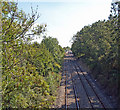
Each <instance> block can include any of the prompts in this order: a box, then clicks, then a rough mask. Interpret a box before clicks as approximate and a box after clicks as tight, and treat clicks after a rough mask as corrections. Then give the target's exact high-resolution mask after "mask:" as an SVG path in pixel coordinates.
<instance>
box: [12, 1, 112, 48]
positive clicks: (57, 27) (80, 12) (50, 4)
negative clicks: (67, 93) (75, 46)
mask: <svg viewBox="0 0 120 110" xmlns="http://www.w3.org/2000/svg"><path fill="white" fill-rule="evenodd" d="M14 1H15V0H14ZM111 2H112V0H36V1H35V0H18V8H19V9H22V10H23V11H25V12H26V13H31V6H32V7H33V9H36V7H37V5H38V13H39V14H40V18H39V19H38V20H37V21H36V22H35V24H47V31H46V34H47V36H51V37H54V38H57V39H58V41H59V44H60V45H61V46H62V47H66V46H71V39H72V37H73V35H75V34H76V33H77V32H78V31H80V30H81V29H82V28H83V27H84V26H87V25H91V24H92V23H94V22H96V21H98V20H104V19H106V20H107V19H108V16H109V14H110V9H111ZM37 41H38V42H40V41H41V38H40V39H37Z"/></svg>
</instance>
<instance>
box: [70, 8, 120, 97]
mask: <svg viewBox="0 0 120 110" xmlns="http://www.w3.org/2000/svg"><path fill="white" fill-rule="evenodd" d="M112 11H113V10H112ZM112 11H111V12H112ZM118 45H119V26H118V15H114V16H113V14H111V15H110V16H109V19H108V20H103V21H100V20H99V21H97V22H95V23H93V24H92V25H88V26H85V27H84V28H82V29H81V30H80V31H78V32H77V33H76V34H75V35H74V36H73V44H72V52H73V53H74V55H75V56H76V57H77V58H78V59H79V58H80V59H83V61H84V62H85V63H86V64H87V65H88V66H89V68H90V69H91V74H93V76H94V77H95V79H97V80H99V82H100V83H101V85H102V86H103V87H104V88H105V89H106V90H107V91H109V92H108V93H109V95H116V96H117V97H120V95H119V96H118V92H119V84H118V80H120V79H119V78H118V75H119V71H118V70H119V65H118V60H119V57H120V56H119V54H118Z"/></svg>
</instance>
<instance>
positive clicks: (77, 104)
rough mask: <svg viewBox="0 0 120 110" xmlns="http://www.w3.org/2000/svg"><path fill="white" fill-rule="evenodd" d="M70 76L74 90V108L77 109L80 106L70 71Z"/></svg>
mask: <svg viewBox="0 0 120 110" xmlns="http://www.w3.org/2000/svg"><path fill="white" fill-rule="evenodd" d="M70 77H71V79H72V85H73V90H74V95H75V102H76V108H77V110H79V109H80V107H79V102H78V100H77V93H76V87H75V81H74V79H73V75H72V73H71V74H70Z"/></svg>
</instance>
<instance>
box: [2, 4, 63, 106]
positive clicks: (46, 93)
mask: <svg viewBox="0 0 120 110" xmlns="http://www.w3.org/2000/svg"><path fill="white" fill-rule="evenodd" d="M31 12H32V13H31V14H29V15H26V14H25V13H24V12H23V11H22V10H19V9H18V7H17V4H16V3H14V2H2V46H3V47H2V67H3V68H2V108H49V107H50V105H51V104H52V103H53V102H54V100H55V93H56V89H57V87H58V86H59V80H60V78H61V76H60V74H59V72H60V70H61V61H62V58H63V57H64V50H63V48H62V47H61V46H60V45H58V41H57V39H55V38H52V37H49V38H46V37H45V38H44V39H43V41H42V43H37V42H34V43H31V41H32V39H33V38H34V36H42V35H43V34H44V32H45V30H46V25H37V26H36V27H34V28H32V26H33V24H34V23H35V21H36V20H37V19H38V18H39V15H38V13H37V10H36V11H35V10H33V9H32V11H31Z"/></svg>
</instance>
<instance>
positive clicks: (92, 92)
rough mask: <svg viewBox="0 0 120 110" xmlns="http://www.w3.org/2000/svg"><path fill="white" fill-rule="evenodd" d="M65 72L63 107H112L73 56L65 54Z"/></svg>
mask: <svg viewBox="0 0 120 110" xmlns="http://www.w3.org/2000/svg"><path fill="white" fill-rule="evenodd" d="M64 73H65V109H66V110H67V109H69V108H74V109H77V110H79V109H81V108H92V109H93V110H94V109H96V108H102V110H106V109H107V110H108V109H109V108H113V107H112V106H111V104H110V103H109V102H108V101H107V99H106V98H105V97H104V95H102V93H101V91H100V90H99V88H98V87H97V85H95V83H94V82H93V81H92V79H91V78H90V77H89V75H88V73H86V72H84V71H83V70H82V68H81V66H80V65H79V64H78V63H77V61H76V60H75V58H74V57H73V56H70V55H69V56H66V60H65V64H64Z"/></svg>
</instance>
